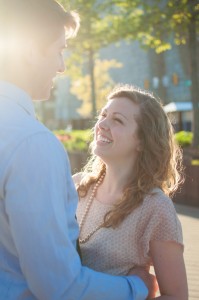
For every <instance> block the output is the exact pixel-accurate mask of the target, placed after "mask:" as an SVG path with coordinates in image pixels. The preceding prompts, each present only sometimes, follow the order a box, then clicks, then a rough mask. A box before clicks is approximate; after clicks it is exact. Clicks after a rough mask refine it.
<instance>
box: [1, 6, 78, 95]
mask: <svg viewBox="0 0 199 300" xmlns="http://www.w3.org/2000/svg"><path fill="white" fill-rule="evenodd" d="M78 28H79V18H78V15H77V14H76V13H74V12H66V11H65V10H64V8H63V7H62V6H61V5H60V4H58V3H57V2H56V1H55V0H42V1H41V0H0V64H1V70H0V78H1V79H4V80H8V81H11V82H12V83H14V84H17V85H19V87H21V88H24V89H25V90H26V91H27V92H28V93H29V94H30V95H31V96H32V97H33V98H36V99H41V98H43V99H46V98H48V97H49V93H47V91H46V94H45V93H40V91H39V90H38V89H40V86H42V85H43V86H46V85H48V84H49V81H50V82H52V78H53V77H54V76H55V75H56V73H57V72H62V71H63V69H64V66H63V58H62V54H61V51H62V50H63V48H64V47H65V38H69V37H72V36H75V34H76V32H77V30H78ZM58 56H59V59H58ZM45 72H46V75H47V72H48V73H49V74H48V76H49V78H48V82H47V80H46V81H45V76H44V73H45ZM41 73H42V74H43V76H40V74H41ZM46 77H47V76H46ZM20 79H21V80H20ZM39 80H41V82H40V83H39ZM42 80H43V82H42ZM36 83H37V84H36ZM38 84H39V86H38ZM36 90H37V92H36ZM33 91H34V92H33ZM47 94H48V95H47Z"/></svg>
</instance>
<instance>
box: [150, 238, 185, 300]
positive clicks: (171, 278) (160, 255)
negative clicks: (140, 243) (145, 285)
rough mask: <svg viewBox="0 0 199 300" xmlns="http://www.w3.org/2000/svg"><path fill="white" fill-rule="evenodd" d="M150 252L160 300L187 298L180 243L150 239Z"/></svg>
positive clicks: (181, 299) (183, 299) (182, 299)
mask: <svg viewBox="0 0 199 300" xmlns="http://www.w3.org/2000/svg"><path fill="white" fill-rule="evenodd" d="M150 253H151V257H152V261H153V265H154V269H155V273H156V276H157V281H158V284H159V289H160V294H161V296H159V297H157V298H156V299H161V300H163V299H164V300H188V286H187V277H186V270H185V264H184V258H183V248H182V246H181V245H180V244H178V243H175V242H168V241H151V242H150Z"/></svg>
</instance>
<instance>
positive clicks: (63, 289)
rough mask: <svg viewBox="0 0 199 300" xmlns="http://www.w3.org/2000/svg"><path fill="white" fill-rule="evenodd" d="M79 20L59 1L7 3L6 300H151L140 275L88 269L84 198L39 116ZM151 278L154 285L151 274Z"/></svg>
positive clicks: (2, 153) (2, 265)
mask: <svg viewBox="0 0 199 300" xmlns="http://www.w3.org/2000/svg"><path fill="white" fill-rule="evenodd" d="M77 29H78V16H77V14H75V13H66V12H65V11H64V9H63V8H62V7H61V6H60V5H59V4H58V3H57V2H56V1H54V0H0V80H1V81H0V299H1V300H9V299H11V300H19V299H20V300H22V299H23V300H24V299H26V300H27V299H42V300H51V299H52V300H60V299H67V300H69V299H70V300H83V299H87V300H94V299H100V300H103V299H106V300H107V299H114V300H117V299H118V300H121V299H124V300H126V299H129V300H130V299H145V298H146V296H147V288H146V286H145V284H144V282H143V281H142V280H141V279H140V278H139V277H137V276H129V277H116V276H115V277H114V276H110V275H106V274H101V273H97V272H94V271H93V270H90V269H88V268H86V267H83V266H82V265H81V261H80V258H79V255H78V254H77V252H76V240H77V237H78V226H77V223H76V221H75V210H76V205H77V195H76V191H75V188H74V185H73V182H72V179H71V174H70V166H69V162H68V159H67V156H66V153H65V152H64V150H63V148H62V146H61V144H60V143H59V141H58V140H57V139H56V138H55V136H54V135H53V134H52V133H51V132H50V131H49V130H48V129H47V128H46V127H45V126H43V125H42V124H41V123H39V122H38V121H37V120H36V118H35V115H34V108H33V103H32V100H38V99H40V100H41V99H48V98H49V95H50V89H51V87H52V79H53V77H54V76H55V75H56V73H59V72H63V71H64V62H63V57H62V51H63V49H64V48H65V46H66V45H65V38H66V35H70V36H71V35H75V33H76V31H77ZM138 274H139V275H140V276H141V277H144V275H146V280H145V281H146V282H147V285H148V287H149V285H150V283H151V281H150V277H149V276H148V275H147V274H145V273H144V275H143V273H142V272H141V271H140V273H139V271H138Z"/></svg>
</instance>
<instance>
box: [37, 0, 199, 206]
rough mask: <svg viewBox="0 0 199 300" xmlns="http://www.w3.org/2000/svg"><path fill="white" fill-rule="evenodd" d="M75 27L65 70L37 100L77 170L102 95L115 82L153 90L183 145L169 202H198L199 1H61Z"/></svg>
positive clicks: (82, 161)
mask: <svg viewBox="0 0 199 300" xmlns="http://www.w3.org/2000/svg"><path fill="white" fill-rule="evenodd" d="M58 2H60V3H61V4H62V5H63V6H64V7H65V8H66V10H75V11H77V12H78V13H79V15H80V18H81V27H80V30H79V32H78V35H77V37H76V38H75V39H71V40H68V48H67V50H66V51H65V53H64V55H65V64H66V71H65V73H64V74H63V75H62V76H60V77H58V78H56V79H55V81H54V87H53V89H52V93H51V98H50V99H49V100H48V101H43V102H39V103H36V104H35V105H36V111H37V116H38V118H39V120H41V121H42V122H43V123H44V124H45V125H46V126H47V127H48V128H49V129H50V130H52V131H53V132H54V133H55V134H56V135H57V137H58V138H59V139H60V141H61V142H62V143H63V145H64V147H65V148H66V149H67V151H68V153H69V156H70V159H71V170H72V172H77V171H79V170H81V168H82V167H83V165H84V164H85V162H86V160H87V158H88V155H89V154H88V145H89V141H90V138H91V136H90V129H91V128H92V126H93V123H94V120H95V117H96V115H97V112H98V111H99V110H100V108H101V107H102V106H103V105H104V104H105V103H106V95H107V94H108V93H109V92H110V90H111V89H112V88H113V87H114V86H115V85H116V84H118V83H128V84H132V85H135V86H138V87H140V88H144V89H147V90H150V91H152V92H153V93H154V94H155V95H156V96H157V97H159V98H160V99H161V101H162V104H163V106H164V109H165V111H166V112H167V113H168V115H169V116H170V118H171V121H172V124H173V126H174V130H175V133H176V139H177V141H178V142H179V144H180V145H181V146H182V148H183V155H184V164H185V172H186V180H185V183H184V185H183V187H182V189H181V190H180V191H179V193H177V194H176V197H175V200H176V202H180V203H183V204H187V203H188V204H190V205H193V206H199V185H198V180H199V60H198V58H199V47H198V46H199V1H198V0H161V1H160V0H148V1H145V0H126V1H124V0H122V1H119V0H106V1H103V0H71V1H66V0H62V1H61V0H60V1H58Z"/></svg>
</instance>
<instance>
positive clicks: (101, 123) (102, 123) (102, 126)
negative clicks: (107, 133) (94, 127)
mask: <svg viewBox="0 0 199 300" xmlns="http://www.w3.org/2000/svg"><path fill="white" fill-rule="evenodd" d="M98 126H99V128H100V129H103V130H109V129H110V126H109V121H108V120H107V118H105V119H103V120H100V121H99V123H98Z"/></svg>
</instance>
